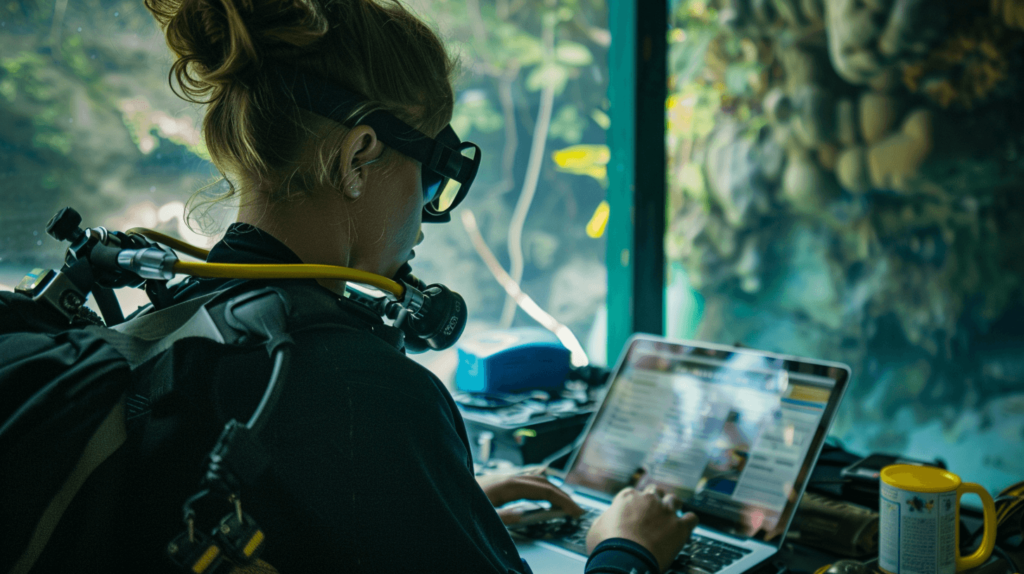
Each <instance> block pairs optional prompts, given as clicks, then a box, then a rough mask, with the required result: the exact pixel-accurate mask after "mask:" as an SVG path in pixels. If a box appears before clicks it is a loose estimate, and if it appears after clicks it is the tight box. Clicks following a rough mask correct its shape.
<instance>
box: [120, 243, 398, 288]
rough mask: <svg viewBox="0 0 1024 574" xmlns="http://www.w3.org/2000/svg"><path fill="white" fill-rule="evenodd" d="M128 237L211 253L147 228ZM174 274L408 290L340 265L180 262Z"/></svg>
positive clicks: (199, 255) (203, 254)
mask: <svg viewBox="0 0 1024 574" xmlns="http://www.w3.org/2000/svg"><path fill="white" fill-rule="evenodd" d="M127 233H128V234H130V235H141V236H143V237H145V238H147V239H150V240H152V241H156V242H157V243H162V244H164V245H167V246H168V247H170V248H172V249H175V250H177V251H181V252H183V253H185V254H187V255H191V256H192V257H196V258H198V259H203V260H205V259H206V257H207V255H209V253H210V252H209V251H207V250H205V249H201V248H199V247H196V246H195V245H191V244H188V243H186V242H184V241H181V240H180V239H175V238H173V237H170V236H168V235H164V234H163V233H160V232H158V231H153V230H152V229H147V228H145V227H133V228H131V229H129V230H128V231H127ZM172 270H173V272H174V273H181V274H184V275H191V276H193V277H212V278H218V279H343V280H346V281H352V282H355V283H363V284H366V285H369V286H371V287H376V288H377V289H380V290H382V291H387V292H389V293H393V294H394V295H395V296H396V297H398V298H402V297H403V296H404V295H405V286H403V285H402V284H400V283H398V282H397V281H393V280H391V279H388V278H387V277H384V276H382V275H377V274H375V273H370V272H368V271H362V270H359V269H351V268H349V267H341V266H338V265H315V264H306V263H303V264H280V265H266V264H262V265H256V264H239V263H201V262H193V261H177V262H175V263H174V267H173V269H172Z"/></svg>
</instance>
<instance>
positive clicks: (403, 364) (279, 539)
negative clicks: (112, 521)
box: [125, 224, 657, 574]
mask: <svg viewBox="0 0 1024 574" xmlns="http://www.w3.org/2000/svg"><path fill="white" fill-rule="evenodd" d="M208 261H210V262H217V263H301V260H299V258H298V257H297V256H296V255H295V254H294V253H293V252H292V251H291V250H290V249H288V248H287V247H286V246H285V245H284V244H282V243H281V242H279V241H278V240H276V239H274V238H273V237H271V236H270V235H269V234H267V233H265V232H262V231H260V230H258V229H256V228H255V227H252V226H249V225H245V224H234V225H232V226H231V227H230V229H229V230H228V233H227V234H226V236H225V238H224V240H222V241H221V242H219V243H218V244H217V245H216V246H215V247H214V248H213V249H212V251H211V253H210V256H209V258H208ZM228 284H229V281H227V280H218V279H190V280H188V281H185V282H183V283H181V284H180V285H178V286H177V287H176V288H175V293H174V295H175V300H176V301H184V300H187V299H191V298H194V297H197V296H200V295H203V294H206V293H211V292H213V291H217V290H220V289H223V288H225V287H226V286H228ZM278 284H282V283H278ZM253 285H254V287H255V286H257V285H258V284H257V283H256V282H253ZM284 285H287V284H286V283H284ZM325 292H326V290H325ZM336 303H337V305H338V308H339V309H341V310H343V311H344V313H345V314H346V318H347V320H346V321H345V324H344V325H333V326H326V327H324V326H321V327H317V328H309V329H303V328H299V329H296V330H293V331H292V333H291V334H292V336H293V337H294V339H295V341H296V343H297V345H296V348H295V351H294V356H293V358H292V361H291V369H290V372H289V374H288V377H287V381H285V383H286V386H285V387H284V390H283V392H282V395H281V398H280V400H279V402H278V403H277V405H276V406H275V408H274V410H273V414H272V417H271V418H270V419H269V421H268V423H267V427H266V429H265V431H264V433H263V436H262V437H261V439H262V441H263V442H264V444H265V446H266V447H267V448H268V450H269V452H270V454H271V456H272V458H273V461H274V462H273V472H272V473H270V474H269V475H268V476H267V478H266V479H265V480H263V481H261V483H260V484H258V485H255V486H252V487H249V488H247V489H246V490H245V492H244V493H243V495H242V504H243V509H244V510H245V511H246V512H248V513H249V514H251V515H252V516H253V517H254V518H255V519H256V520H257V521H258V522H259V524H260V526H261V527H262V528H263V530H264V531H265V533H266V541H267V542H266V550H265V552H264V555H263V558H264V559H265V560H266V561H267V562H269V563H270V564H272V565H274V566H275V567H276V568H278V569H279V570H280V571H281V572H282V573H283V574H288V573H295V572H321V571H337V572H352V573H355V572H374V573H376V572H480V573H490V572H501V573H507V572H522V571H524V566H523V564H522V561H521V559H520V558H519V556H518V554H517V552H516V548H515V545H514V544H513V542H512V540H511V538H510V537H509V534H508V532H507V531H506V529H505V527H504V525H503V524H502V523H501V520H500V519H499V518H498V515H497V513H496V512H495V511H494V508H493V507H492V505H491V504H490V502H489V501H488V499H487V497H486V496H485V495H484V493H483V491H482V490H481V489H480V487H479V486H478V485H477V482H476V479H475V477H474V473H473V464H472V458H471V454H470V450H469V442H468V439H467V436H466V431H465V426H464V424H463V421H462V417H461V416H460V414H459V411H458V409H457V408H456V405H455V403H454V402H453V400H452V398H451V396H450V394H449V393H448V391H447V389H445V387H444V385H443V384H442V383H441V382H440V381H439V380H438V379H437V377H435V376H434V375H433V374H432V373H430V372H429V371H428V370H426V369H425V368H423V367H422V366H420V365H418V364H417V363H415V362H414V361H412V360H410V359H409V358H408V357H406V356H405V355H404V353H403V352H402V351H400V350H398V349H396V348H395V347H394V346H393V345H392V344H390V343H389V342H387V341H386V340H385V339H386V338H387V337H383V338H382V337H380V336H378V335H376V334H374V331H375V330H376V331H377V332H381V330H382V329H388V328H389V327H386V326H385V325H384V324H383V322H382V321H381V319H380V318H379V317H377V316H375V315H374V314H372V313H370V312H368V311H366V310H365V309H364V308H363V307H362V306H360V305H358V304H356V303H354V302H351V301H348V300H345V299H342V298H337V301H336ZM142 371H143V372H142V374H143V375H146V374H147V373H148V376H146V377H145V378H146V380H147V383H146V385H147V387H146V388H140V389H137V391H138V394H139V395H141V396H144V395H146V393H147V392H149V391H148V389H151V388H155V387H157V386H161V385H163V386H164V388H166V386H167V385H176V386H177V388H178V389H179V390H178V392H177V393H176V395H175V397H176V398H175V399H174V400H171V401H164V402H165V403H168V404H169V405H170V406H167V407H165V408H164V410H166V413H165V412H161V410H160V409H156V410H153V411H152V412H145V409H143V412H142V413H141V414H140V415H139V416H137V417H133V418H132V419H130V420H129V429H130V435H131V437H132V438H131V439H130V440H131V443H130V445H131V447H132V448H133V449H134V451H135V452H136V453H137V454H138V462H137V463H136V464H134V465H133V470H132V472H131V476H130V480H129V481H128V483H129V484H130V485H132V486H131V488H130V489H129V492H128V493H126V494H127V496H126V498H125V500H126V502H127V504H126V510H125V513H126V524H131V525H132V526H131V527H129V528H127V529H126V533H125V537H126V540H127V542H128V544H127V545H126V549H125V558H126V559H127V560H128V561H129V562H130V563H132V564H133V565H135V566H137V567H139V568H137V569H136V571H150V572H153V571H168V570H169V568H168V566H169V564H170V563H169V561H168V559H167V557H166V555H165V553H164V548H165V547H166V544H167V542H168V541H169V540H171V538H173V536H174V535H176V534H177V533H179V532H180V531H181V530H182V522H181V511H180V509H181V504H182V502H183V501H184V500H185V498H187V497H188V496H189V495H191V494H193V493H194V492H195V491H196V490H197V486H198V481H199V479H200V477H201V473H202V471H203V458H204V456H205V455H206V453H207V452H208V451H209V449H210V447H211V446H212V445H213V444H214V442H215V441H216V439H217V436H218V435H219V433H220V430H221V428H222V427H223V424H224V423H225V422H226V421H227V420H229V419H230V418H237V419H238V420H240V421H245V420H247V418H248V416H249V415H250V414H251V413H252V412H253V410H254V408H255V406H256V404H258V401H259V399H260V397H261V396H262V394H263V391H264V389H265V386H266V382H267V379H268V376H269V373H270V360H269V358H268V357H267V354H266V352H265V350H264V349H263V348H262V347H261V346H258V345H254V346H252V347H251V348H245V347H242V348H227V349H226V348H225V347H223V346H218V345H215V344H213V343H211V342H209V341H205V340H202V339H191V340H185V341H181V342H179V343H177V344H176V345H175V348H174V350H173V351H172V352H171V353H167V354H166V355H165V356H163V357H162V358H161V359H160V360H159V361H155V362H153V363H151V364H147V365H146V366H144V367H143V369H142ZM168 413H170V414H168ZM228 510H229V509H228V507H227V505H226V504H225V505H224V506H221V507H219V508H217V509H214V510H211V511H210V512H209V513H208V514H209V517H210V518H209V519H211V520H214V521H215V520H217V519H219V518H220V516H222V515H223V514H224V513H226V512H227V511H228ZM201 518H202V517H201ZM618 542H619V543H620V546H619V547H616V548H610V549H608V550H607V551H605V552H602V553H601V556H600V558H601V559H600V560H594V562H595V564H593V568H591V569H590V570H588V571H593V572H624V573H628V572H630V571H631V570H633V569H634V568H635V571H636V572H639V573H643V572H645V571H654V572H656V571H657V568H656V567H655V568H654V569H653V570H652V569H651V568H650V567H649V565H650V564H651V563H652V561H653V560H652V558H651V556H650V553H648V552H647V551H646V550H644V549H643V548H642V547H640V546H638V545H636V544H633V543H631V542H628V541H622V540H618ZM623 544H624V548H625V549H623V546H622V545H623ZM612 546H615V545H612ZM602 564H603V565H602Z"/></svg>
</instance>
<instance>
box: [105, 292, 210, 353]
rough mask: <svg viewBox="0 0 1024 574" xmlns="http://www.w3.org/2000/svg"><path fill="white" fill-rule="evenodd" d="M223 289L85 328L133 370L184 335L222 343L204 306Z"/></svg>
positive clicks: (184, 336)
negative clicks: (115, 322)
mask: <svg viewBox="0 0 1024 574" xmlns="http://www.w3.org/2000/svg"><path fill="white" fill-rule="evenodd" d="M223 293H224V292H222V291H217V292H214V293H210V294H209V295H204V296H202V297H197V298H195V299H190V300H188V301H185V302H182V303H178V304H176V305H171V306H170V307H167V308H166V309H161V310H160V311H155V312H152V313H148V314H145V315H141V316H139V317H136V318H134V319H132V320H130V321H126V322H124V323H121V324H120V325H115V326H114V327H110V328H106V327H96V326H90V327H86V330H88V331H90V332H92V333H93V334H95V335H97V336H99V337H102V338H103V339H105V340H106V341H107V342H108V343H110V344H111V346H113V347H114V348H115V349H117V351H118V352H119V353H121V354H122V355H124V358H125V359H127V360H128V364H129V365H130V366H131V367H132V368H133V369H134V368H135V367H138V366H139V365H141V364H142V363H145V362H146V361H147V360H149V359H151V358H152V357H155V356H156V355H158V354H160V353H162V352H163V351H165V350H167V349H169V348H171V346H172V345H173V344H174V343H175V342H177V341H180V340H181V339H184V338H186V337H205V338H207V339H211V340H213V341H216V342H218V343H224V342H225V340H224V337H223V335H222V334H221V331H220V329H219V328H218V327H217V324H216V322H215V321H214V320H213V318H212V317H211V316H210V314H209V313H208V312H207V311H206V309H204V308H203V306H204V305H205V304H206V303H208V302H210V301H212V300H213V299H214V298H215V297H217V296H219V295H222V294H223Z"/></svg>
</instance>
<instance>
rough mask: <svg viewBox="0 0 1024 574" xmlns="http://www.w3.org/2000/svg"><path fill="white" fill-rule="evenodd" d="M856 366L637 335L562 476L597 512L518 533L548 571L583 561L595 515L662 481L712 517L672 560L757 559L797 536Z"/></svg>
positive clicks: (729, 573)
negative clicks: (625, 493)
mask: <svg viewBox="0 0 1024 574" xmlns="http://www.w3.org/2000/svg"><path fill="white" fill-rule="evenodd" d="M849 378H850V368H849V367H848V366H846V365H843V364H840V363H832V362H827V361H820V360H815V359H806V358H798V357H791V356H786V355H778V354H773V353H767V352H763V351H757V350H753V349H746V348H732V347H726V346H720V345H712V344H708V343H698V342H689V341H672V340H668V339H665V338H662V337H655V336H652V335H634V336H633V337H632V338H630V340H629V342H628V343H627V345H626V349H625V351H624V352H623V353H622V355H621V356H620V357H619V361H618V364H617V365H616V367H615V370H614V371H613V372H612V376H611V378H610V381H611V382H610V384H609V386H608V390H607V392H606V394H605V398H604V400H603V402H602V404H601V407H600V409H599V410H598V411H597V412H596V413H595V414H594V416H593V417H592V418H591V419H590V422H589V424H588V426H587V428H586V429H585V430H584V433H583V434H582V435H581V436H582V444H581V445H580V447H579V448H578V449H577V450H576V452H575V454H574V455H573V457H572V459H571V460H570V462H569V466H568V471H567V473H566V475H565V478H564V480H563V482H562V484H561V486H562V488H563V489H565V490H566V491H567V492H568V493H569V494H570V496H571V497H572V498H573V500H575V501H576V502H577V503H578V504H579V505H580V506H581V507H583V508H584V510H586V511H587V513H586V514H585V515H584V516H583V518H581V519H580V521H579V524H578V525H577V524H573V523H565V522H561V523H546V524H544V525H538V526H543V528H535V527H528V528H527V529H526V530H525V531H523V532H519V533H514V536H515V539H516V546H517V547H518V549H519V552H520V555H521V556H522V557H523V558H524V559H525V560H526V561H527V562H528V563H529V564H530V567H531V568H532V569H533V571H534V572H536V573H537V574H543V573H547V572H558V573H562V572H565V573H570V572H583V568H584V565H585V564H586V560H587V551H586V535H587V531H588V530H589V527H590V524H591V523H592V522H593V520H594V519H596V518H597V516H599V515H600V514H601V512H603V511H604V510H606V509H607V508H608V507H609V506H610V505H611V501H612V499H613V498H614V497H615V494H616V493H618V492H619V491H620V490H621V489H622V488H624V487H626V486H633V487H635V488H637V489H641V490H642V489H643V488H645V487H647V486H649V485H651V484H654V485H657V486H658V487H659V488H660V489H661V490H663V491H664V492H666V493H675V495H676V496H677V497H679V499H680V500H682V501H683V503H684V508H685V510H688V511H692V512H694V513H696V514H697V516H698V517H699V518H700V525H699V526H698V527H697V529H696V530H694V532H693V535H692V537H691V540H690V542H689V543H688V544H687V545H686V547H685V548H684V549H683V551H682V552H681V553H680V554H679V555H678V556H677V558H676V560H675V561H674V562H673V564H672V566H671V567H670V568H669V569H668V570H667V572H678V573H687V574H740V573H742V572H746V571H747V570H750V569H751V568H753V567H755V566H757V565H758V564H760V563H762V562H764V561H765V560H767V559H769V558H771V557H772V556H773V555H775V553H776V552H778V550H779V547H780V546H781V544H782V542H783V540H784V539H785V537H786V531H787V530H788V528H789V525H790V523H791V522H792V519H793V514H794V512H795V510H796V508H797V505H798V504H799V502H800V498H801V496H802V495H803V492H804V488H805V487H806V485H807V480H808V478H809V477H810V475H811V470H812V469H813V468H814V463H815V461H816V460H817V458H818V453H819V452H820V451H821V447H822V444H823V443H824V441H825V437H826V435H827V434H828V431H829V427H830V426H831V424H832V420H833V419H834V418H835V414H836V411H837V410H838V408H839V402H840V400H841V399H842V397H843V393H844V391H845V390H846V386H847V382H848V381H849ZM556 524H558V525H559V526H557V527H556V526H554V525H556Z"/></svg>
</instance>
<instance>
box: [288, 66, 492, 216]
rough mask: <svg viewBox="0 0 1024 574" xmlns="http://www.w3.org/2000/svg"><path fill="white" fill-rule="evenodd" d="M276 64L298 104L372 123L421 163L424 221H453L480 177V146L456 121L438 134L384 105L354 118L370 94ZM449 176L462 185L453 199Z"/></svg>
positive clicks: (346, 120)
mask: <svg viewBox="0 0 1024 574" xmlns="http://www.w3.org/2000/svg"><path fill="white" fill-rule="evenodd" d="M274 68H275V71H276V73H277V75H278V76H280V78H281V84H280V88H281V90H282V91H283V92H284V94H285V95H287V96H288V97H290V98H291V99H292V100H293V101H294V103H295V105H297V106H298V107H300V108H302V109H304V110H306V111H309V112H312V113H314V114H317V115H318V116H322V117H325V118H328V119H331V120H334V121H336V122H338V123H340V124H343V125H346V126H348V127H355V126H357V125H365V126H369V127H371V128H373V129H374V131H375V132H376V133H377V138H378V139H379V140H380V141H381V142H383V143H384V144H385V145H387V146H389V147H391V148H393V149H394V150H395V151H398V152H399V153H401V154H402V155H405V156H407V157H409V158H412V159H414V160H416V161H418V162H420V165H421V175H420V177H421V179H422V183H423V193H424V201H425V205H424V206H423V222H424V223H446V222H448V221H451V211H452V210H453V209H455V208H456V207H457V206H458V205H459V204H460V203H462V200H464V199H465V198H466V195H467V194H468V193H469V188H470V186H471V185H472V183H473V180H474V179H475V178H476V173H477V170H478V169H479V167H480V147H479V146H477V145H476V144H475V143H472V142H464V141H461V140H460V139H459V136H458V135H457V134H456V133H455V130H453V129H452V127H451V125H448V126H445V128H444V129H442V130H441V133H439V134H438V136H437V138H436V139H435V138H431V137H430V136H427V135H426V134H424V133H422V132H420V131H419V130H417V129H415V128H413V127H412V126H410V125H409V124H407V123H405V122H403V121H402V120H400V119H398V118H397V117H395V116H394V115H392V114H391V113H389V112H387V111H384V110H375V111H372V112H370V113H369V114H366V115H364V116H362V117H359V118H357V119H356V120H355V121H353V120H351V119H350V118H349V116H350V115H351V113H352V110H355V109H357V108H358V107H359V106H361V105H364V104H366V102H367V100H366V98H364V97H363V96H361V95H359V94H357V93H355V92H351V91H349V90H347V89H345V88H342V87H341V86H339V85H337V84H334V83H332V82H330V81H328V80H325V79H323V78H320V77H318V76H312V75H309V74H305V73H302V72H300V71H298V70H296V69H294V68H287V67H285V66H283V65H281V64H276V65H274ZM449 180H454V181H455V182H458V184H459V187H458V191H457V192H456V193H455V197H452V198H446V197H445V190H446V186H447V184H448V183H449ZM442 201H445V203H446V204H442V203H441V202H442Z"/></svg>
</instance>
